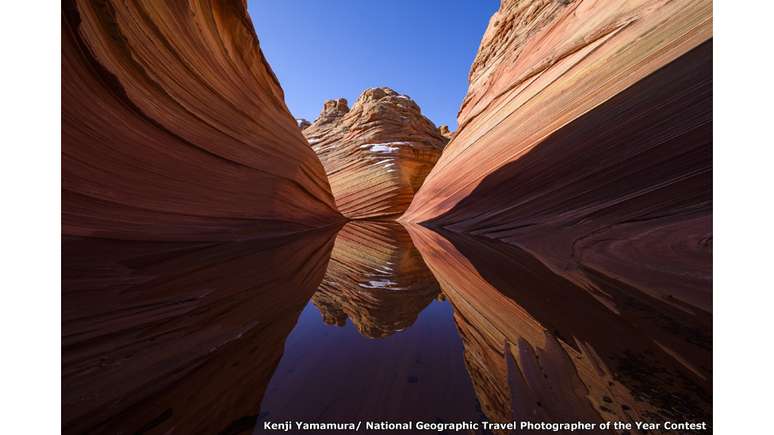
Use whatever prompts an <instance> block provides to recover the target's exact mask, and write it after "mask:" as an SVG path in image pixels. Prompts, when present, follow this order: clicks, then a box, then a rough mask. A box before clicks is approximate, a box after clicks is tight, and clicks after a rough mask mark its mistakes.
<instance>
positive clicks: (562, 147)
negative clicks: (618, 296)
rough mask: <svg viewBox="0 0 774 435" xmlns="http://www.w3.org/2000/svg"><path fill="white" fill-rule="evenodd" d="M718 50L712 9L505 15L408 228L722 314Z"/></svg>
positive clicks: (492, 30)
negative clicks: (716, 186) (715, 278)
mask: <svg viewBox="0 0 774 435" xmlns="http://www.w3.org/2000/svg"><path fill="white" fill-rule="evenodd" d="M711 38H712V2H711V1H709V0H675V1H664V0H629V1H620V2H604V1H593V0H574V1H566V2H558V1H554V0H536V1H532V2H523V1H514V0H503V1H502V2H501V6H500V9H499V11H498V12H497V13H496V14H495V15H494V16H493V17H492V19H491V20H490V23H489V27H488V28H487V30H486V33H485V34H484V37H483V39H482V42H481V46H480V48H479V52H478V55H477V56H476V59H475V61H474V63H473V66H472V68H471V71H470V77H469V79H470V86H469V89H468V93H467V95H466V97H465V100H464V102H463V104H462V107H461V109H460V112H459V115H458V121H459V125H460V127H459V129H458V130H457V131H456V133H455V136H454V139H453V140H452V141H451V142H450V143H449V145H448V146H447V147H446V149H445V150H444V153H443V155H442V157H441V158H440V159H439V161H438V163H437V164H436V166H435V167H434V168H433V170H432V171H431V173H430V174H429V175H428V176H427V178H426V180H425V182H424V184H423V186H422V188H421V189H420V190H419V192H417V194H416V195H415V197H414V200H413V202H412V204H411V206H410V207H409V209H408V210H407V211H406V213H405V214H404V215H403V216H402V217H401V218H400V219H401V220H402V221H408V222H426V223H427V224H428V225H431V226H438V227H443V228H446V229H448V230H451V231H456V232H465V233H470V234H477V235H483V236H487V237H490V238H496V239H500V240H504V241H507V242H509V243H512V244H516V245H519V246H521V247H523V248H525V249H528V250H529V251H530V252H532V253H533V254H535V255H537V256H539V257H540V258H542V260H543V261H544V262H545V263H546V264H548V265H550V266H551V267H552V268H553V269H554V270H555V271H557V272H560V273H563V274H565V275H566V276H568V277H571V278H572V279H574V280H575V281H577V282H578V283H586V282H587V281H588V277H587V275H588V274H587V273H586V272H585V271H586V270H588V269H593V270H596V271H597V272H600V273H603V274H605V275H607V276H611V277H614V278H615V279H618V280H621V281H624V282H626V283H628V284H630V285H631V286H632V287H636V288H638V289H640V290H641V291H644V292H648V293H649V294H651V295H652V296H654V297H657V298H660V299H662V300H666V301H671V302H670V303H674V304H675V305H682V306H690V307H692V309H699V310H704V311H708V310H711V297H710V292H711V263H712V262H711V247H712V226H711V222H712V221H711V213H712V40H711ZM606 303H611V301H609V300H607V301H606ZM611 309H613V310H615V307H614V306H612V305H611Z"/></svg>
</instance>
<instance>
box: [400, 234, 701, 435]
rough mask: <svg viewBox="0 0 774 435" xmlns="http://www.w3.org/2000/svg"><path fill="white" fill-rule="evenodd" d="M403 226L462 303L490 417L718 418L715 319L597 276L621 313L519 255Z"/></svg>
mask: <svg viewBox="0 0 774 435" xmlns="http://www.w3.org/2000/svg"><path fill="white" fill-rule="evenodd" d="M407 229H408V230H409V233H410V234H411V237H412V239H413V240H414V242H415V245H416V247H417V249H418V250H419V251H420V253H421V254H422V257H423V258H424V260H425V262H426V264H427V266H428V267H429V268H430V270H431V271H432V272H433V274H434V276H435V277H436V279H437V280H438V282H439V284H440V286H441V290H442V292H443V294H445V295H446V297H447V300H448V301H449V302H450V303H451V304H452V306H453V307H454V319H455V322H456V323H457V327H458V330H459V333H460V336H461V337H462V341H463V344H464V347H465V363H466V365H467V367H468V372H469V373H470V376H471V380H472V383H473V386H474V389H475V390H476V395H477V396H478V399H479V403H480V404H481V408H482V411H483V412H484V413H485V414H486V416H487V418H489V419H490V420H491V421H499V422H508V421H512V420H514V419H516V420H524V419H531V420H540V421H555V422H562V421H576V420H581V421H590V422H595V421H596V422H598V421H629V422H634V421H654V422H661V421H664V420H672V421H702V420H704V421H706V420H708V419H710V418H711V417H710V416H711V409H712V406H711V403H712V399H711V398H712V383H711V379H712V370H711V365H712V340H711V335H710V331H711V324H712V320H711V316H710V315H709V314H708V313H700V314H696V315H686V313H685V311H683V310H682V309H681V308H676V307H673V306H671V305H670V304H668V303H665V302H663V301H658V300H656V299H653V298H650V297H648V295H646V294H644V293H640V292H638V291H636V290H632V289H628V288H627V287H626V285H624V284H622V283H620V282H617V281H615V280H613V279H610V278H609V277H604V276H601V275H597V276H595V277H594V282H593V284H594V285H595V286H596V287H597V288H599V289H600V292H604V293H606V294H607V295H609V296H610V297H611V298H612V299H614V300H615V302H616V305H617V307H618V309H619V312H618V313H614V312H612V311H610V310H609V309H607V307H606V306H605V305H604V304H601V303H599V301H598V300H597V299H596V298H595V297H594V296H593V295H590V294H589V293H588V292H587V290H586V289H585V288H583V287H581V286H579V285H577V284H575V283H573V282H572V281H570V280H567V279H566V278H564V277H562V276H561V275H559V274H556V273H554V272H553V271H551V270H550V269H549V268H548V267H546V266H545V265H544V264H542V263H541V262H540V261H539V260H538V259H537V258H535V257H533V256H532V255H530V254H529V253H527V252H526V251H523V250H521V249H520V248H517V247H515V246H512V245H509V244H505V243H502V242H498V241H491V240H487V239H475V238H471V237H468V236H463V235H459V234H457V233H452V232H446V233H445V234H444V236H442V235H441V234H438V233H437V232H435V231H432V230H430V229H427V228H424V227H421V226H417V225H408V226H407ZM446 236H448V237H449V238H448V239H447V238H446ZM623 337H625V338H623ZM634 433H637V432H634Z"/></svg>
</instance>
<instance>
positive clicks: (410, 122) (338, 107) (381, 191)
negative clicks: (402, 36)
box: [303, 88, 448, 219]
mask: <svg viewBox="0 0 774 435" xmlns="http://www.w3.org/2000/svg"><path fill="white" fill-rule="evenodd" d="M303 133H304V136H306V138H307V139H308V140H309V144H310V145H311V146H312V149H314V151H315V152H316V153H317V155H318V156H319V157H320V160H321V161H322V163H323V165H324V166H325V171H326V173H327V174H328V179H329V180H330V184H331V189H332V190H333V195H334V197H335V198H336V205H337V206H338V209H339V210H340V211H341V213H342V214H343V215H344V216H346V217H349V218H351V219H362V218H390V217H397V216H399V215H400V214H402V213H403V212H404V211H405V210H406V208H407V207H408V205H409V203H410V202H411V199H412V198H413V196H414V193H415V192H416V191H417V190H418V189H419V186H421V185H422V182H423V181H424V179H425V176H427V174H428V173H429V172H430V169H431V168H432V167H433V165H434V164H435V162H436V161H437V160H438V158H439V157H440V155H441V151H442V150H443V147H444V145H445V144H446V142H447V141H448V139H447V138H445V137H444V136H442V135H441V133H440V132H439V131H438V129H437V128H436V127H435V125H434V124H433V123H432V122H431V121H430V120H428V119H427V118H426V117H424V116H423V115H422V113H421V111H420V109H419V106H418V105H417V104H416V103H415V102H414V101H413V100H411V98H409V97H407V96H405V95H401V94H399V93H397V92H395V91H393V90H392V89H389V88H372V89H368V90H366V91H365V92H363V94H362V95H361V96H360V97H359V98H358V99H357V101H356V102H355V104H354V105H353V106H352V109H350V108H349V107H348V104H347V100H345V99H343V98H341V99H338V100H328V101H326V102H325V104H324V106H323V109H322V111H321V113H320V116H319V117H318V118H317V120H315V122H314V123H313V124H312V125H311V126H310V127H307V128H306V129H304V131H303Z"/></svg>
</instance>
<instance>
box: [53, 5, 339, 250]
mask: <svg viewBox="0 0 774 435" xmlns="http://www.w3.org/2000/svg"><path fill="white" fill-rule="evenodd" d="M337 219H340V215H339V214H338V213H337V212H336V211H335V205H334V200H333V197H332V195H331V192H330V188H329V185H328V182H327V179H326V177H325V172H324V170H323V167H322V165H321V164H320V162H319V160H318V159H317V157H316V156H315V154H314V152H313V151H312V150H310V149H309V147H308V146H307V144H306V142H305V140H304V138H303V136H302V134H301V132H300V130H299V129H298V128H297V126H296V125H295V122H294V120H293V117H292V116H291V115H290V113H289V112H288V110H287V108H286V107H285V103H284V97H283V92H282V89H281V88H280V85H279V83H278V82H277V79H276V77H275V76H274V74H273V73H272V71H271V68H270V67H269V65H268V63H267V62H266V59H265V58H264V57H263V54H262V53H261V50H260V47H259V44H258V40H257V38H256V35H255V31H254V30H253V26H252V23H251V21H250V18H249V17H248V15H247V11H246V5H245V3H244V1H239V0H227V1H193V0H191V1H177V2H158V1H151V0H132V1H122V2H118V1H112V0H110V1H102V2H88V1H81V0H66V1H65V2H64V3H63V13H62V232H63V234H65V235H79V236H96V237H107V238H120V239H143V240H151V239H153V240H224V239H236V238H241V237H246V236H251V237H252V236H255V235H256V234H266V233H277V232H279V231H283V232H287V231H296V230H302V229H308V228H310V227H317V226H321V225H327V224H330V223H331V222H332V221H335V220H337Z"/></svg>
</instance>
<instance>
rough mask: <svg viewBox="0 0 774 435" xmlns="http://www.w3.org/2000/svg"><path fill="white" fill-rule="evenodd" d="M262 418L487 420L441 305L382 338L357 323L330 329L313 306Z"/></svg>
mask: <svg viewBox="0 0 774 435" xmlns="http://www.w3.org/2000/svg"><path fill="white" fill-rule="evenodd" d="M261 418H262V419H267V420H271V421H281V420H285V419H293V418H300V419H303V420H306V421H316V420H315V419H319V420H320V421H351V420H352V419H358V418H373V419H382V418H384V419H387V418H395V419H399V420H409V419H412V418H418V419H425V420H428V419H429V421H434V420H436V419H437V420H440V421H457V420H458V419H466V418H474V419H478V418H481V414H480V412H479V411H478V410H477V403H476V399H475V395H474V392H473V386H472V384H471V382H470V380H469V376H468V374H467V372H466V369H465V364H464V360H463V347H462V342H461V340H460V338H459V335H458V333H457V330H456V328H455V325H454V320H453V318H452V309H451V306H450V304H449V303H448V302H445V301H437V300H434V301H433V302H431V303H430V304H429V305H428V306H427V307H426V308H425V309H424V310H423V311H422V312H421V313H420V314H419V316H418V318H417V320H416V322H415V323H414V324H413V325H412V326H410V327H408V328H406V329H405V330H402V331H399V332H396V333H395V334H392V335H390V336H387V337H384V338H379V339H371V338H367V337H365V336H363V335H361V334H360V333H359V332H358V330H357V328H355V326H354V325H353V324H352V322H351V320H349V319H348V320H347V322H346V324H345V325H344V326H343V327H338V326H331V325H326V324H325V323H323V321H322V319H321V315H320V312H319V311H318V310H317V308H316V307H315V306H314V305H313V304H312V303H309V304H307V306H306V307H305V308H304V310H303V312H302V313H301V316H300V317H299V320H298V324H297V325H296V327H295V328H294V329H293V331H292V332H291V334H290V336H288V338H287V341H286V343H285V352H284V354H283V356H282V359H281V361H280V364H279V366H278V367H277V369H276V370H275V372H274V375H273V377H272V380H271V382H270V383H269V387H268V388H267V390H266V395H265V396H264V399H263V403H262V405H261ZM260 426H261V425H260V424H259V425H258V426H256V433H261V427H260Z"/></svg>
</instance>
